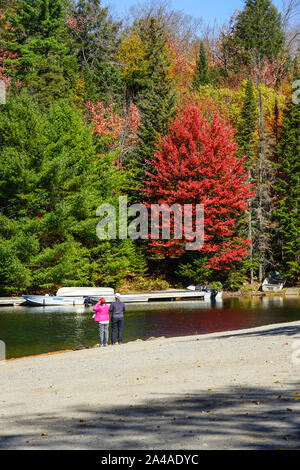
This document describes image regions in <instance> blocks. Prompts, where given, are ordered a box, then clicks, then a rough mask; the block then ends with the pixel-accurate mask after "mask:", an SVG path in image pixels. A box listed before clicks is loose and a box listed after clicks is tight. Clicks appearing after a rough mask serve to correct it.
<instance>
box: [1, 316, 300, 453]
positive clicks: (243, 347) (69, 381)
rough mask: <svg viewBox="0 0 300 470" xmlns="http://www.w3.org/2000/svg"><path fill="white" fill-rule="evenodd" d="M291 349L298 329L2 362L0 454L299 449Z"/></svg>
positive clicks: (298, 398)
mask: <svg viewBox="0 0 300 470" xmlns="http://www.w3.org/2000/svg"><path fill="white" fill-rule="evenodd" d="M297 340H300V321H298V322H292V323H284V324H279V325H268V326H263V327H259V328H251V329H247V330H238V331H233V332H221V333H212V334H205V335H199V336H189V337H179V338H178V337H177V338H167V339H166V338H157V339H153V340H151V341H149V340H148V341H139V340H138V341H134V342H129V343H126V344H123V345H122V346H114V347H108V348H101V349H100V348H92V349H84V350H78V351H71V352H62V353H60V354H51V355H43V356H35V357H25V358H21V359H17V360H13V361H7V362H6V363H1V364H0V383H1V398H0V401H1V417H0V420H1V435H0V448H1V449H100V450H101V449H103V450H104V449H105V450H116V449H121V450H123V449H126V450H127V449H130V450H134V449H146V450H149V449H154V450H158V449H168V450H186V449H195V450H197V449H199V450H202V449H204V450H205V449H206V450H211V449H297V448H299V447H300V386H299V385H300V364H298V363H297V362H298V361H295V360H294V361H293V357H294V359H295V357H296V356H295V353H296V351H297V349H300V344H299V345H298V346H297V344H296V343H295V341H297ZM293 355H294V356H293ZM299 357H300V354H299ZM296 359H297V358H296Z"/></svg>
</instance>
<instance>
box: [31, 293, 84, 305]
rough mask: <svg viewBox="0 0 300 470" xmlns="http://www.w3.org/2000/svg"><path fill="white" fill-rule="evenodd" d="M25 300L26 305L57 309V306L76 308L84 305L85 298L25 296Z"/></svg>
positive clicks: (46, 295)
mask: <svg viewBox="0 0 300 470" xmlns="http://www.w3.org/2000/svg"><path fill="white" fill-rule="evenodd" d="M23 298H24V299H25V300H26V303H28V304H29V305H38V306H43V307H47V306H51V307H55V306H56V305H64V306H70V307H74V306H75V305H84V304H85V298H84V297H69V298H68V297H59V296H54V295H48V294H45V295H23Z"/></svg>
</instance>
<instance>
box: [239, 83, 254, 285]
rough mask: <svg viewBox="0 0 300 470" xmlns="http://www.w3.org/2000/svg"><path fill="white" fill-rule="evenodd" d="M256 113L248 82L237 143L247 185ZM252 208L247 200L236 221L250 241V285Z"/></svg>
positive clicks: (249, 268)
mask: <svg viewBox="0 0 300 470" xmlns="http://www.w3.org/2000/svg"><path fill="white" fill-rule="evenodd" d="M257 124H258V113H257V104H256V96H255V89H254V85H253V83H252V82H251V81H250V80H248V81H247V84H246V90H245V97H244V102H243V108H242V112H241V120H240V123H239V126H238V132H237V136H236V137H237V142H238V155H239V157H240V158H242V157H244V156H245V155H247V159H246V162H245V166H246V168H247V170H248V183H250V184H252V179H253V175H252V173H253V171H252V170H253V166H254V161H253V157H254V155H255V148H254V146H255V131H256V130H257ZM252 212H253V208H252V201H251V200H249V208H248V211H247V213H245V214H243V215H241V216H240V218H239V220H238V225H237V227H238V230H237V231H238V233H239V235H241V236H245V234H247V236H248V239H249V240H250V241H251V245H250V247H249V258H248V259H247V260H246V262H244V263H243V264H244V267H245V269H246V270H249V272H250V283H251V284H252V283H253V281H254V251H253V238H254V236H253V213H252Z"/></svg>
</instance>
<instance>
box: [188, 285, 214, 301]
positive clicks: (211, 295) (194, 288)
mask: <svg viewBox="0 0 300 470" xmlns="http://www.w3.org/2000/svg"><path fill="white" fill-rule="evenodd" d="M187 289H188V290H191V291H194V292H199V293H200V292H203V293H205V294H209V296H208V297H209V300H222V296H223V292H222V291H220V290H218V289H213V288H212V287H210V286H188V287H187Z"/></svg>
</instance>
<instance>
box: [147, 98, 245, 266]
mask: <svg viewBox="0 0 300 470" xmlns="http://www.w3.org/2000/svg"><path fill="white" fill-rule="evenodd" d="M161 148H162V150H161V151H158V152H157V153H156V154H155V158H154V159H153V161H152V162H149V163H150V164H151V165H152V167H153V172H151V173H150V172H149V173H148V178H149V179H148V180H147V181H145V188H144V194H145V196H146V197H147V204H150V203H156V204H157V203H159V204H162V203H165V204H168V205H169V206H171V205H173V204H175V203H177V204H180V206H181V208H183V206H184V204H192V205H193V207H194V208H196V204H203V205H204V246H203V247H202V248H201V251H202V252H204V253H205V254H206V258H208V260H209V261H208V262H207V264H206V266H205V267H209V268H212V269H229V266H230V264H231V263H233V262H235V261H240V260H242V259H243V258H244V257H245V256H246V255H247V252H248V245H249V241H248V240H246V239H241V238H238V237H236V236H234V235H235V227H236V219H237V217H238V216H239V215H240V214H241V213H242V211H245V210H246V209H247V208H248V200H249V199H250V198H251V197H252V196H253V191H252V189H251V186H250V185H249V184H247V172H246V170H245V168H244V165H243V163H244V160H245V158H243V159H238V158H237V156H236V150H237V144H236V143H235V141H234V131H233V129H232V127H231V126H230V125H228V124H227V123H226V122H225V120H224V119H223V118H221V117H220V116H219V115H218V114H216V115H215V116H214V118H213V119H212V121H211V122H209V121H207V120H206V119H204V118H203V117H201V115H200V111H199V109H198V108H197V107H196V106H188V107H187V108H186V109H185V111H184V112H183V114H182V116H181V118H178V119H177V120H176V121H175V122H174V124H173V125H172V127H171V130H170V134H169V135H168V136H167V137H166V138H164V139H163V141H162V147H161ZM195 210H196V209H195ZM195 210H194V212H195ZM183 226H184V223H183ZM171 233H173V234H174V227H173V232H172V231H171ZM149 238H150V240H149V243H150V249H151V251H154V252H155V253H157V254H165V255H166V256H170V255H173V254H175V253H177V254H180V253H182V252H183V251H184V250H185V242H186V241H190V240H188V239H187V238H186V237H185V236H184V235H183V238H182V240H178V239H177V240H176V239H174V237H173V239H170V240H153V239H151V235H150V237H149Z"/></svg>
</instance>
